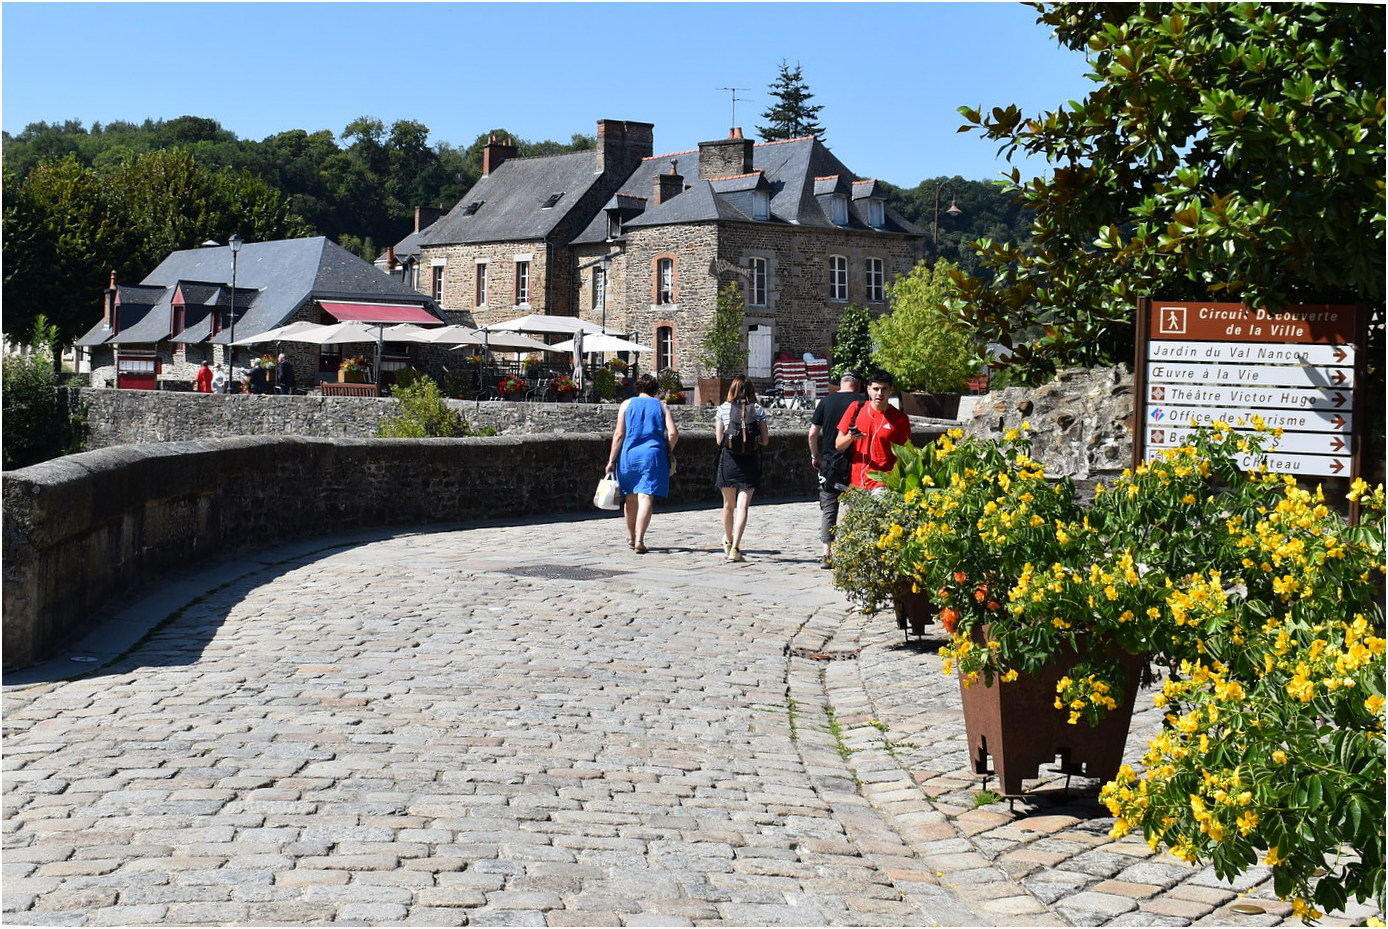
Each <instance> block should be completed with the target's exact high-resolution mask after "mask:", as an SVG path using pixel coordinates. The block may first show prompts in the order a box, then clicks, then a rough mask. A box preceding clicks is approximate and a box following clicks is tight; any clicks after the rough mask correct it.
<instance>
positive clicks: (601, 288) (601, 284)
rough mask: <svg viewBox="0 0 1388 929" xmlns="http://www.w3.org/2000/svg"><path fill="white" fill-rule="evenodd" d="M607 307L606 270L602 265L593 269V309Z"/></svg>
mask: <svg viewBox="0 0 1388 929" xmlns="http://www.w3.org/2000/svg"><path fill="white" fill-rule="evenodd" d="M606 307H607V270H606V269H605V268H603V266H602V265H598V266H597V267H595V268H594V269H593V309H595V310H602V309H606Z"/></svg>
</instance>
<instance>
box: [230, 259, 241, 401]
mask: <svg viewBox="0 0 1388 929" xmlns="http://www.w3.org/2000/svg"><path fill="white" fill-rule="evenodd" d="M227 244H228V245H230V246H231V311H230V316H231V320H230V335H229V337H228V339H227V393H231V392H232V390H231V385H232V383H233V381H234V380H235V377H236V253H237V252H239V251H241V237H240V236H239V235H237V234H236V233H232V235H231V238H230V239H228V240H227Z"/></svg>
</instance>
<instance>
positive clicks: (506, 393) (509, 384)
mask: <svg viewBox="0 0 1388 929" xmlns="http://www.w3.org/2000/svg"><path fill="white" fill-rule="evenodd" d="M496 392H497V393H499V394H501V396H502V397H504V398H505V399H507V400H516V399H519V398H520V396H521V394H523V393H525V381H523V380H522V379H521V378H519V377H517V376H516V375H514V374H508V375H506V376H505V377H503V378H502V379H501V380H499V381H497V383H496Z"/></svg>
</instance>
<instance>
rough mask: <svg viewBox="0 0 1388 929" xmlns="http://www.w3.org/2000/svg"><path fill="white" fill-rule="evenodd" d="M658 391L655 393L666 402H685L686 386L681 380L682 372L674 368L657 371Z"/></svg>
mask: <svg viewBox="0 0 1388 929" xmlns="http://www.w3.org/2000/svg"><path fill="white" fill-rule="evenodd" d="M655 379H656V385H657V387H656V393H655V395H656V396H657V397H659V398H660V399H661V400H664V401H665V402H666V403H683V402H684V400H685V397H684V386H683V385H682V384H681V382H680V373H679V372H678V371H676V370H675V369H674V368H663V369H661V370H660V371H658V372H656V375H655Z"/></svg>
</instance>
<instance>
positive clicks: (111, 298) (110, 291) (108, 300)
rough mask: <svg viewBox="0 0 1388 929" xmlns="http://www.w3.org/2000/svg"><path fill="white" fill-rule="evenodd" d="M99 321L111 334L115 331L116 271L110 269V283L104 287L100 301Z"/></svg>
mask: <svg viewBox="0 0 1388 929" xmlns="http://www.w3.org/2000/svg"><path fill="white" fill-rule="evenodd" d="M101 321H102V322H103V323H105V324H106V326H107V328H109V329H110V330H111V331H112V332H114V331H115V329H116V270H115V269H114V268H112V269H111V283H110V284H108V285H106V292H105V294H104V295H103V296H102V301H101Z"/></svg>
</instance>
